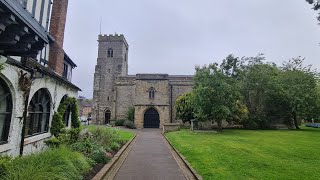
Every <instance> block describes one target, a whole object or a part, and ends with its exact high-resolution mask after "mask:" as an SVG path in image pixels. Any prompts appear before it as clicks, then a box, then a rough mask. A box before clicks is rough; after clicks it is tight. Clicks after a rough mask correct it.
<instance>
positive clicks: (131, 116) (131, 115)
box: [127, 107, 135, 122]
mask: <svg viewBox="0 0 320 180" xmlns="http://www.w3.org/2000/svg"><path fill="white" fill-rule="evenodd" d="M134 113H135V109H134V107H130V108H129V110H128V112H127V119H128V120H129V121H132V122H133V121H134Z"/></svg>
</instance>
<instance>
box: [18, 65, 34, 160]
mask: <svg viewBox="0 0 320 180" xmlns="http://www.w3.org/2000/svg"><path fill="white" fill-rule="evenodd" d="M33 76H34V71H32V72H31V75H30V79H29V80H30V85H29V87H28V88H27V89H26V90H25V91H24V96H23V97H24V98H25V99H24V110H23V115H22V116H23V117H22V123H23V125H22V132H21V139H20V156H22V155H23V148H24V137H25V131H26V123H27V115H28V103H29V96H30V91H31V85H32V81H33ZM20 78H23V74H22V71H21V77H20ZM25 78H26V77H25ZM20 85H21V84H20Z"/></svg>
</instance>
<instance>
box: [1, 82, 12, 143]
mask: <svg viewBox="0 0 320 180" xmlns="http://www.w3.org/2000/svg"><path fill="white" fill-rule="evenodd" d="M11 114H12V95H11V92H10V89H9V87H8V86H7V83H6V82H5V81H4V80H3V79H1V78H0V144H5V143H7V142H8V137H9V130H10V124H11Z"/></svg>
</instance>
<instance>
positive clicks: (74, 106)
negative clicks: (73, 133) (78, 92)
mask: <svg viewBox="0 0 320 180" xmlns="http://www.w3.org/2000/svg"><path fill="white" fill-rule="evenodd" d="M68 106H71V127H72V128H79V127H80V120H79V112H78V103H77V100H76V98H71V97H67V99H66V100H64V101H63V102H62V103H61V104H60V105H59V107H58V112H55V113H54V115H53V118H52V124H51V129H50V132H51V133H52V134H53V135H54V136H56V137H57V136H59V134H60V133H61V131H62V129H63V128H64V127H65V124H64V123H63V115H64V113H65V112H66V110H67V108H68Z"/></svg>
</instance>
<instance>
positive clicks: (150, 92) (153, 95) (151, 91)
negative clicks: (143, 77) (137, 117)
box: [148, 87, 156, 99]
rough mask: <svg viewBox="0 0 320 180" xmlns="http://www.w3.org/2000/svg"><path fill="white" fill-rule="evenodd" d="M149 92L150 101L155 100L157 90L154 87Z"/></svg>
mask: <svg viewBox="0 0 320 180" xmlns="http://www.w3.org/2000/svg"><path fill="white" fill-rule="evenodd" d="M148 92H149V99H154V97H155V94H156V90H155V89H154V88H153V87H152V88H150V89H149V90H148Z"/></svg>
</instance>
